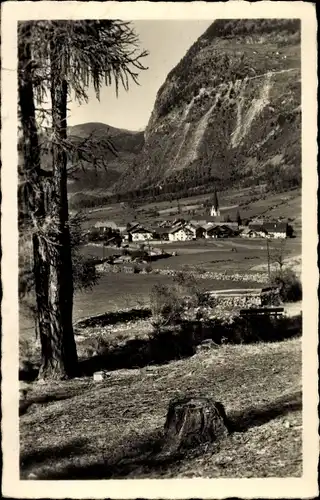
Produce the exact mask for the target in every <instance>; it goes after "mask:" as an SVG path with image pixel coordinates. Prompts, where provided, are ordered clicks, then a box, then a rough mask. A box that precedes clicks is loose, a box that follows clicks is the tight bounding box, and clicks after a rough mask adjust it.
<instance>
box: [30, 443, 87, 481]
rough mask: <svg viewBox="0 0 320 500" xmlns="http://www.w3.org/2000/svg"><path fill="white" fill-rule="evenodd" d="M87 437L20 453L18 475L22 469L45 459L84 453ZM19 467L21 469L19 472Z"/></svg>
mask: <svg viewBox="0 0 320 500" xmlns="http://www.w3.org/2000/svg"><path fill="white" fill-rule="evenodd" d="M86 444H87V439H84V438H81V439H74V440H72V441H70V442H69V443H68V444H66V445H63V446H61V445H56V446H50V448H44V449H40V450H34V451H32V452H31V453H21V454H20V475H21V476H22V475H24V470H25V469H28V468H30V467H31V466H32V465H37V464H42V463H45V462H46V461H52V457H54V458H55V459H59V458H66V457H70V456H72V455H77V456H79V454H81V455H85V454H86ZM21 469H23V471H22V474H21Z"/></svg>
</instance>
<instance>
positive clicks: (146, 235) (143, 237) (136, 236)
mask: <svg viewBox="0 0 320 500" xmlns="http://www.w3.org/2000/svg"><path fill="white" fill-rule="evenodd" d="M128 232H129V233H130V235H131V238H132V241H134V242H137V241H147V240H152V239H153V231H152V230H151V229H147V228H145V227H142V226H139V227H135V228H133V229H130V230H129V231H128Z"/></svg>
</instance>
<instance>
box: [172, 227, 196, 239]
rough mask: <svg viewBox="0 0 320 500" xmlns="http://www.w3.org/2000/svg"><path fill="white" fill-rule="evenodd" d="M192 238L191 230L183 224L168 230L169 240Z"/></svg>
mask: <svg viewBox="0 0 320 500" xmlns="http://www.w3.org/2000/svg"><path fill="white" fill-rule="evenodd" d="M193 238H194V236H193V232H192V231H191V230H190V229H188V228H187V227H185V226H177V227H174V228H173V229H171V231H170V232H169V241H189V240H192V239H193Z"/></svg>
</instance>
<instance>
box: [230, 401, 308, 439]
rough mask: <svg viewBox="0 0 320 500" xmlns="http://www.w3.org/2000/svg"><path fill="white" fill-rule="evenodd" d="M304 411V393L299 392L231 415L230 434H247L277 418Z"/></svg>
mask: <svg viewBox="0 0 320 500" xmlns="http://www.w3.org/2000/svg"><path fill="white" fill-rule="evenodd" d="M301 409H302V392H301V391H297V392H295V393H293V394H289V395H286V396H283V397H282V398H279V399H278V400H276V401H273V402H272V403H267V404H265V405H261V406H257V407H254V406H252V407H249V408H247V409H245V410H244V411H239V412H234V413H230V415H229V416H228V427H229V430H230V432H246V431H247V430H249V429H250V428H252V427H258V426H260V425H263V424H266V423H267V422H269V421H270V420H274V419H275V418H277V417H281V416H283V415H287V414H289V413H292V412H296V411H300V410H301Z"/></svg>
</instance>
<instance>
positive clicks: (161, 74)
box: [68, 20, 213, 130]
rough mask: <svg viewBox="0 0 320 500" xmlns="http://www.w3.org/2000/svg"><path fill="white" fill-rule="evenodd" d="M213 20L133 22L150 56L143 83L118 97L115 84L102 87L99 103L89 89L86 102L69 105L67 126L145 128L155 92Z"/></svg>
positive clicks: (122, 92)
mask: <svg viewBox="0 0 320 500" xmlns="http://www.w3.org/2000/svg"><path fill="white" fill-rule="evenodd" d="M212 22H213V20H212V21H208V20H203V21H202V20H198V21H197V20H193V21H173V20H172V21H167V20H166V21H134V22H132V25H133V28H134V30H135V32H136V33H137V35H138V37H139V40H140V47H141V49H145V50H147V51H148V52H149V56H147V57H146V58H144V60H143V64H144V66H147V67H148V68H149V69H148V70H146V71H142V72H141V73H140V76H139V83H140V86H137V85H136V84H135V83H134V82H132V83H131V85H130V88H129V91H128V92H126V91H125V90H123V89H120V90H119V94H118V98H117V97H116V93H115V88H114V87H113V86H112V87H103V88H102V89H101V95H100V102H99V101H98V100H97V99H96V97H95V93H94V91H93V89H92V88H90V89H89V91H88V96H89V102H88V103H87V104H81V106H79V105H78V104H77V103H74V102H71V103H70V104H69V109H70V112H69V118H68V125H77V124H80V123H85V122H101V123H106V124H108V125H111V126H113V127H119V128H125V129H129V130H143V129H144V128H145V127H146V125H147V123H148V121H149V118H150V115H151V112H152V109H153V105H154V102H155V99H156V94H157V92H158V90H159V88H160V87H161V85H162V84H163V83H164V81H165V79H166V77H167V75H168V73H169V72H170V71H171V70H172V68H174V67H175V66H176V65H177V64H178V62H179V61H180V60H181V59H182V57H183V56H184V55H185V53H186V52H187V50H188V49H189V48H190V47H191V45H192V44H193V43H194V42H195V41H196V40H197V39H198V38H199V36H201V35H202V34H203V33H204V31H205V30H206V29H207V28H208V26H210V24H211V23H212Z"/></svg>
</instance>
